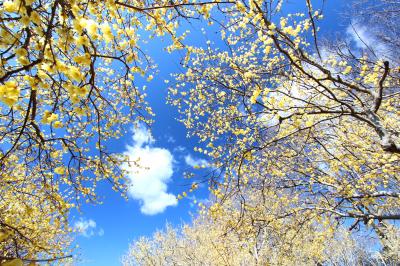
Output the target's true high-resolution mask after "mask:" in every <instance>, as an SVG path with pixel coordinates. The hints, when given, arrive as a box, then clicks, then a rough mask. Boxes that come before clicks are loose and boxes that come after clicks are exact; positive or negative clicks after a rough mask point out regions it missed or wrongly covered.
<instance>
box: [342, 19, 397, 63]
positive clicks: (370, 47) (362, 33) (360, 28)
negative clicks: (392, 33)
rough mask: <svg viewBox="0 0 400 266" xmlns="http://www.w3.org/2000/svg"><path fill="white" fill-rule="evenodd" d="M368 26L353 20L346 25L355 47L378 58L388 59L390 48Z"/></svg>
mask: <svg viewBox="0 0 400 266" xmlns="http://www.w3.org/2000/svg"><path fill="white" fill-rule="evenodd" d="M372 32H373V31H371V29H370V28H368V27H366V26H364V25H361V23H359V22H357V21H353V22H352V23H351V24H350V25H349V26H348V27H347V34H348V35H349V37H350V39H351V41H352V42H354V44H355V45H356V47H357V48H359V49H363V50H366V51H368V52H369V53H371V54H373V55H375V56H376V57H378V58H386V59H389V58H390V57H391V51H390V48H389V47H388V46H387V45H385V44H384V43H383V42H382V41H380V40H379V39H378V38H377V37H376V36H375V35H374V34H373V33H372Z"/></svg>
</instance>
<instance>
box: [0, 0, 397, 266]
mask: <svg viewBox="0 0 400 266" xmlns="http://www.w3.org/2000/svg"><path fill="white" fill-rule="evenodd" d="M315 2H318V1H315ZM321 2H322V1H321ZM381 2H382V3H386V2H387V1H385V0H381ZM313 4H314V5H316V4H317V3H314V2H312V1H310V0H305V1H304V6H305V9H304V10H301V11H299V12H296V13H292V14H286V13H285V12H283V10H284V9H285V6H286V5H287V3H286V1H282V0H269V1H262V0H239V1H188V0H182V1H169V0H168V1H167V0H151V1H150V0H148V1H136V0H124V1H115V0H106V1H97V0H86V1H64V0H13V1H10V0H7V1H3V2H2V3H0V37H1V38H0V121H1V122H0V144H1V146H0V170H1V171H0V192H1V193H0V213H1V215H0V263H3V262H4V263H14V264H12V265H18V263H19V264H21V263H22V262H27V263H29V262H30V263H35V262H39V261H53V260H58V259H61V258H65V257H68V256H69V254H70V252H71V250H70V249H69V248H68V246H69V243H70V241H71V239H70V232H71V228H70V225H69V221H68V214H69V210H70V209H71V208H75V207H79V205H80V204H82V203H83V202H85V201H86V202H96V201H97V195H96V187H97V184H98V182H101V181H107V182H110V184H111V186H112V187H113V189H115V190H116V191H120V192H122V194H123V195H124V192H125V190H126V187H127V182H126V179H125V175H126V172H125V171H124V170H123V167H121V166H122V165H124V164H126V163H129V164H137V162H130V161H129V160H128V158H127V157H126V156H123V155H122V154H115V153H111V152H109V151H108V150H107V141H108V140H110V139H115V138H119V137H120V136H122V135H123V134H124V133H125V132H126V127H127V125H129V124H137V123H138V122H140V121H142V122H145V123H148V124H150V123H151V117H152V114H153V113H152V110H151V107H150V106H149V104H148V103H147V101H146V92H145V87H139V86H138V85H136V84H137V83H136V80H146V79H147V80H151V79H153V76H154V75H155V73H154V70H155V65H156V62H154V61H153V60H152V59H151V58H150V57H149V56H148V55H147V54H146V53H145V49H144V47H145V43H146V42H147V41H148V40H151V39H152V38H154V37H156V36H165V39H167V42H168V44H166V45H165V46H166V52H171V51H173V50H177V49H184V50H185V52H186V57H185V58H184V59H183V60H182V63H183V65H184V68H185V70H184V72H183V73H177V74H176V75H175V80H176V82H174V83H173V84H172V85H171V87H170V88H169V96H168V101H169V103H170V104H172V105H174V106H176V107H177V109H178V110H179V112H180V114H181V117H180V120H181V121H182V123H183V124H184V125H185V126H186V128H187V129H188V135H190V136H197V137H198V138H199V139H200V144H199V148H198V149H197V150H198V151H199V152H201V153H203V154H205V155H206V156H208V157H209V159H210V161H212V171H211V174H210V175H209V178H210V179H209V180H210V182H209V185H210V188H211V192H212V194H213V195H214V196H215V197H214V199H213V201H212V204H211V205H210V206H207V208H206V207H204V208H205V209H204V210H203V212H202V213H203V214H202V215H203V216H201V217H200V218H198V220H195V223H194V225H193V226H188V227H185V229H184V230H183V231H182V232H178V231H176V230H175V229H168V230H167V232H166V233H165V234H161V235H160V236H159V237H155V239H154V240H142V241H140V242H138V243H136V244H135V245H133V246H132V249H131V251H132V253H131V256H133V257H134V260H135V263H139V264H144V265H147V264H151V263H152V262H151V261H154V260H159V261H163V260H165V259H166V260H170V258H171V263H174V262H176V263H177V264H178V265H184V264H185V263H187V261H188V259H193V257H185V256H189V255H188V254H190V256H194V257H196V258H197V256H200V257H202V256H204V254H205V253H207V252H210V250H212V249H213V245H218V246H217V247H214V250H213V255H210V257H209V258H210V259H211V260H214V257H215V260H214V261H219V262H220V263H221V264H228V263H227V262H226V261H223V259H224V258H227V259H228V260H229V261H230V263H231V264H243V263H250V264H254V265H257V264H259V263H261V264H265V263H272V264H278V265H283V264H286V265H290V264H291V263H294V262H295V261H298V259H299V258H300V257H303V258H304V264H309V263H311V261H312V262H313V263H320V264H321V263H325V262H326V261H327V260H328V257H329V256H331V255H329V254H331V253H329V249H330V248H331V247H332V246H337V245H338V242H339V241H340V240H338V239H345V240H343V241H344V243H346V245H349V246H352V247H353V248H354V249H358V246H357V244H356V243H355V242H356V241H355V240H354V236H353V235H351V234H349V233H345V232H344V229H338V228H343V227H346V228H349V229H351V230H353V229H360V230H362V231H368V230H373V232H374V233H375V234H376V235H377V236H378V237H379V239H380V241H381V242H380V244H381V245H382V247H383V249H384V253H382V254H383V255H382V256H383V257H384V258H383V260H384V261H386V262H387V261H390V262H394V263H395V261H397V260H398V257H396V256H397V255H396V251H398V249H396V248H398V247H397V246H396V245H398V242H396V241H394V242H395V243H396V245H393V244H390V243H392V242H393V241H392V242H390V241H391V240H390V239H397V238H398V230H397V229H398V228H397V227H396V226H393V224H394V221H396V220H399V219H400V201H399V197H400V187H399V173H400V118H399V117H400V102H399V100H398V99H399V95H400V91H399V86H400V84H399V83H400V59H399V53H398V51H397V50H398V49H397V48H398V40H397V38H396V37H397V36H396V34H397V32H398V24H396V23H393V21H394V20H395V18H394V17H393V16H392V15H390V16H389V17H387V16H386V17H385V18H386V20H383V22H384V23H381V24H380V25H379V27H376V28H371V29H372V30H371V31H372V32H374V34H375V35H376V36H377V39H378V40H381V41H382V43H383V46H382V45H381V46H380V47H379V49H378V48H376V49H375V47H371V46H370V45H368V43H365V42H363V39H362V36H359V35H357V32H356V30H355V29H353V30H354V31H355V34H356V35H357V36H358V39H359V41H360V42H361V43H364V45H361V46H360V45H358V46H357V45H354V43H351V42H348V40H346V39H340V38H339V39H337V40H335V41H334V42H332V41H327V40H324V39H322V38H321V35H320V32H319V21H320V20H322V19H323V9H320V8H319V7H317V6H316V7H314V6H313ZM386 4H387V3H386ZM398 6H399V4H398V3H397V2H396V1H395V2H393V3H390V5H389V4H388V5H387V7H388V8H383V9H382V8H380V6H379V5H367V7H366V8H365V10H375V11H376V10H379V11H380V12H382V13H376V12H375V14H385V12H386V13H387V14H393V12H396V7H398ZM355 7H357V8H358V7H359V6H358V5H355ZM355 10H357V9H355ZM357 14H358V15H359V18H358V19H359V21H364V22H366V23H371V22H373V21H376V19H378V18H379V15H375V16H368V15H367V16H366V15H365V13H363V12H361V11H360V12H358V13H357ZM195 19H204V20H206V21H207V22H209V23H215V24H217V25H219V27H220V28H219V30H220V36H221V40H222V41H223V42H224V45H223V46H222V47H220V46H217V45H214V43H213V42H209V43H208V47H195V46H187V45H185V43H184V40H185V38H190V35H188V34H187V33H186V32H185V33H183V34H182V33H178V32H180V31H179V29H180V28H179V26H180V25H181V21H183V20H185V21H190V20H195ZM385 29H387V31H386V32H387V34H386V35H385V34H384V33H382V32H383V31H382V30H385ZM378 33H379V34H378ZM188 36H189V37H188ZM382 47H383V48H385V49H383V48H382ZM139 156H140V155H139ZM195 186H196V185H195ZM210 228H211V231H207V230H208V229H210ZM224 232H228V233H226V234H225V236H226V239H225V240H226V242H223V241H222V242H221V239H218V237H219V236H220V235H221V234H224ZM232 232H234V233H232ZM396 237H397V238H396ZM203 241H205V242H204V243H205V244H204V245H203ZM304 242H307V243H312V244H310V246H308V245H304V246H301V247H299V245H300V243H304ZM388 243H389V244H388ZM181 246H183V250H182V251H179V252H180V253H179V254H178V253H177V254H175V253H174V252H175V251H174V250H175V249H176V248H177V247H181ZM296 246H297V247H296ZM321 246H323V247H324V248H320V247H321ZM238 247H240V249H239V251H238V252H237V253H236V255H237V257H236V256H234V257H230V258H228V255H227V254H230V253H232V252H236V251H237V250H238ZM299 248H300V249H299ZM319 248H320V249H319ZM318 249H319V250H318ZM189 250H192V251H193V252H190V251H189ZM342 251H343V252H347V251H346V250H342ZM182 252H183V253H182ZM349 252H350V251H349ZM354 252H356V251H354ZM271 253H272V254H274V256H276V258H275V257H274V258H267V257H268V255H267V254H271ZM148 254H152V255H151V256H150V257H149V255H148ZM185 254H186V255H185ZM221 254H222V255H221ZM224 254H225V255H224ZM289 254H290V255H289ZM304 254H308V255H307V256H305V255H304ZM344 254H346V253H344ZM336 255H337V254H336ZM336 255H335V256H336ZM171 256H172V257H171ZM174 256H175V257H174ZM285 256H287V257H285ZM332 256H333V255H332ZM337 256H339V255H337ZM343 256H345V255H343V254H342V257H341V258H339V257H338V261H335V262H330V263H331V264H333V265H336V264H340V263H342V262H341V261H340V260H341V259H343ZM354 256H356V257H357V256H358V257H357V258H356V257H354V259H355V260H358V259H359V254H354ZM177 257H179V260H176V258H177ZM183 257H185V258H183ZM283 260H285V261H283ZM129 261H130V258H129V256H128V257H127V259H126V263H127V264H128V265H129V263H130V262H129ZM155 263H156V264H157V262H155ZM230 263H229V264H230ZM343 263H344V262H343ZM346 263H347V262H346ZM349 263H350V262H349ZM161 264H162V263H161ZM217 264H218V263H217ZM350 264H351V263H350Z"/></svg>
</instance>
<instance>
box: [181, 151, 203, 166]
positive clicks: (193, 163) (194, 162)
mask: <svg viewBox="0 0 400 266" xmlns="http://www.w3.org/2000/svg"><path fill="white" fill-rule="evenodd" d="M185 163H186V164H187V165H189V166H191V167H196V166H207V165H208V162H207V161H206V160H204V159H198V158H193V157H192V155H190V154H188V155H186V156H185Z"/></svg>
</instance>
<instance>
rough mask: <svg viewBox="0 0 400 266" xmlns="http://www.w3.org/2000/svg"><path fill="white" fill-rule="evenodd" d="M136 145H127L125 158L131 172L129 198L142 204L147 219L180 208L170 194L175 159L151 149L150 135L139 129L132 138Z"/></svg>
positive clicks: (145, 130)
mask: <svg viewBox="0 0 400 266" xmlns="http://www.w3.org/2000/svg"><path fill="white" fill-rule="evenodd" d="M132 139H133V145H132V146H131V145H128V146H127V147H126V148H127V151H126V152H125V154H126V155H128V156H129V159H130V161H133V162H136V163H131V164H130V165H124V167H125V169H126V170H128V176H127V177H128V179H129V182H130V184H129V188H128V194H129V195H130V196H131V197H132V198H133V199H137V200H140V201H141V208H140V211H141V212H142V213H144V214H147V215H154V214H157V213H161V212H163V211H164V210H165V208H167V207H168V206H175V205H177V203H178V202H177V199H176V197H175V196H174V195H173V194H171V193H168V192H167V188H168V187H167V183H168V182H169V181H171V177H172V174H173V161H174V157H173V155H172V154H171V152H170V151H169V150H167V149H163V148H157V147H152V146H151V145H150V144H152V143H153V142H154V138H153V137H152V135H151V133H150V132H149V131H148V130H147V129H146V128H145V127H144V126H143V125H140V126H139V127H138V128H137V129H135V131H134V134H133V137H132Z"/></svg>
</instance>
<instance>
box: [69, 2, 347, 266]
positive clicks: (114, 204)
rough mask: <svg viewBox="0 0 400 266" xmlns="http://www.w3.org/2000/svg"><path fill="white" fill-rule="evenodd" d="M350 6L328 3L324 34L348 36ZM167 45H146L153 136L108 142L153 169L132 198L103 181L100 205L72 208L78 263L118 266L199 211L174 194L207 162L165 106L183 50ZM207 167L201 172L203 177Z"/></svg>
mask: <svg viewBox="0 0 400 266" xmlns="http://www.w3.org/2000/svg"><path fill="white" fill-rule="evenodd" d="M304 2H305V1H303V0H292V1H291V2H289V4H288V5H287V6H286V9H285V10H284V12H300V11H302V10H304V7H305V5H304ZM313 2H315V8H317V7H318V4H317V3H321V2H322V1H313ZM346 4H348V1H346V0H327V1H326V3H325V7H324V16H325V18H324V20H323V21H321V22H320V24H319V25H320V27H321V32H320V36H321V35H322V36H323V37H326V38H333V37H334V36H335V34H334V33H335V32H336V33H339V34H341V35H342V36H344V35H346V34H347V33H346V29H347V27H348V26H349V24H350V20H348V19H346V18H345V17H343V16H342V13H343V12H344V10H345V5H346ZM202 27H203V28H205V29H206V35H203V34H202V32H201V28H202ZM184 29H190V31H191V34H190V35H189V36H188V38H187V42H190V44H193V45H196V46H201V45H205V42H206V41H207V39H210V40H213V41H215V42H217V44H216V45H220V43H218V41H217V37H216V35H215V33H214V32H215V28H210V27H208V26H207V24H206V23H203V22H196V23H195V24H192V25H185V26H184ZM349 38H350V36H349ZM165 46H166V42H163V41H162V40H160V39H154V40H151V41H150V42H149V44H148V45H146V47H145V50H147V52H148V54H149V55H150V56H151V57H152V58H153V60H154V62H156V63H157V64H158V70H159V73H158V74H157V75H155V77H154V79H153V80H152V81H151V82H150V83H148V84H147V86H148V98H147V100H148V101H149V102H150V104H151V106H152V108H153V111H154V112H155V114H156V116H155V117H154V119H155V123H154V124H153V126H152V136H150V135H149V133H148V132H147V130H145V129H144V128H141V129H138V130H136V131H133V130H131V131H130V133H129V134H127V135H126V136H124V137H123V138H122V139H120V140H118V141H112V142H111V143H110V145H109V149H110V150H112V151H117V152H129V153H130V154H132V156H133V157H135V156H139V155H141V156H142V157H143V159H142V162H143V163H146V164H148V166H151V169H150V170H149V172H147V173H143V172H141V173H139V174H138V176H137V177H136V179H135V177H133V178H134V180H136V181H134V183H135V185H136V186H135V187H136V188H133V189H131V190H130V193H129V200H125V199H123V198H122V197H121V196H120V195H119V194H118V193H116V192H114V191H113V190H112V189H111V186H110V185H109V184H107V183H103V184H102V185H101V186H99V188H98V194H99V195H100V199H102V201H103V204H102V205H96V206H91V205H84V206H82V209H81V213H78V212H76V211H74V212H73V213H72V214H71V219H72V224H75V225H76V227H78V228H80V229H81V231H82V232H81V233H79V234H77V236H76V240H75V243H76V244H77V245H79V248H78V249H77V254H78V255H79V257H80V263H79V265H96V266H113V265H120V264H121V263H120V259H121V256H122V255H123V254H124V253H125V252H126V251H127V249H128V246H129V244H130V243H132V242H133V241H134V240H135V239H138V238H139V237H140V236H150V235H152V234H153V233H154V232H155V231H156V230H158V229H163V228H164V227H165V224H166V223H170V224H172V225H179V224H181V223H183V222H190V215H191V214H190V213H193V214H195V213H196V207H195V206H193V204H192V202H191V200H189V199H184V200H181V201H179V202H176V200H175V195H177V194H178V193H181V192H182V191H184V190H188V189H189V186H188V185H187V184H189V183H190V181H188V180H186V179H184V178H183V172H184V171H185V170H190V169H193V168H192V166H193V165H194V164H198V163H200V164H201V163H203V161H201V159H205V158H202V157H201V155H199V154H196V153H195V152H194V151H193V148H194V146H196V144H197V140H196V139H187V138H186V130H185V128H184V126H183V125H182V124H180V123H179V122H178V121H176V118H177V117H178V114H177V112H176V110H175V109H174V107H172V106H168V105H167V104H166V95H167V87H168V85H167V84H165V83H164V80H165V79H170V74H171V73H176V72H180V71H181V68H180V65H179V61H180V58H181V56H182V54H180V53H173V54H167V53H166V52H164V50H163V48H164V47H165ZM139 85H140V84H139ZM195 171H196V170H195ZM206 171H207V170H200V171H198V172H197V173H198V175H199V176H201V175H204V174H205V173H206ZM155 195H158V196H155ZM194 196H195V197H196V198H197V199H199V200H205V199H207V198H208V191H207V189H206V188H205V187H204V188H201V189H200V190H199V191H197V192H196V193H195V194H194Z"/></svg>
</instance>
